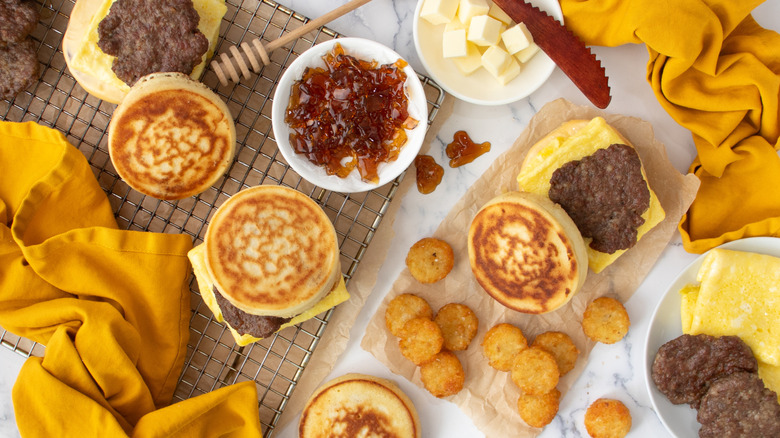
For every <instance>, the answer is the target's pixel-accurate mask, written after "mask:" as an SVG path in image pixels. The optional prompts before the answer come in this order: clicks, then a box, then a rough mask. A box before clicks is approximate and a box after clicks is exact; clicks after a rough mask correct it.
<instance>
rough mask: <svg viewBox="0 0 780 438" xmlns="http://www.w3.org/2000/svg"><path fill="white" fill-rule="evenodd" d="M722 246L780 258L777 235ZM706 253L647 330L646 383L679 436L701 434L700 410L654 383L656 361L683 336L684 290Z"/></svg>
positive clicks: (661, 304) (658, 408) (668, 424)
mask: <svg viewBox="0 0 780 438" xmlns="http://www.w3.org/2000/svg"><path fill="white" fill-rule="evenodd" d="M720 248H726V249H732V250H736V251H746V252H755V253H759V254H768V255H772V256H775V257H780V239H778V238H776V237H751V238H747V239H741V240H735V241H733V242H728V243H724V244H723V245H721V246H720ZM705 255H706V253H705V254H702V255H700V256H699V257H697V258H696V260H694V261H693V262H692V263H691V264H690V265H688V266H687V267H686V268H685V269H683V271H682V272H680V274H679V275H678V276H677V278H675V280H674V281H673V282H672V284H670V285H669V288H668V289H667V290H666V292H664V294H663V296H662V297H661V301H659V302H658V305H657V306H656V308H655V311H654V312H653V316H652V319H651V321H650V327H649V328H648V331H647V343H646V344H645V360H644V365H645V384H646V385H647V391H648V393H649V394H650V401H651V402H652V404H653V410H654V411H655V413H656V414H657V415H658V418H659V419H660V420H661V422H662V423H663V424H664V426H666V429H667V430H668V431H669V433H671V434H672V436H674V437H676V438H687V437H696V436H699V427H700V425H699V422H698V421H696V411H695V410H694V409H691V408H690V407H689V406H688V405H687V404H682V405H675V404H672V402H670V401H669V399H668V398H666V396H665V395H663V394H662V393H661V392H660V391H659V390H658V388H656V386H655V383H653V376H652V370H653V361H654V360H655V355H656V353H657V352H658V349H659V348H661V346H662V345H663V344H665V343H667V342H669V341H671V340H672V339H675V338H677V337H678V336H681V335H682V334H683V333H682V326H681V322H680V318H681V316H680V294H679V292H680V289H682V288H683V286H685V285H686V284H696V274H697V273H698V272H699V268H700V267H701V264H702V261H703V260H704V257H705Z"/></svg>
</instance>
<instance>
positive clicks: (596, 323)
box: [582, 297, 631, 344]
mask: <svg viewBox="0 0 780 438" xmlns="http://www.w3.org/2000/svg"><path fill="white" fill-rule="evenodd" d="M630 325H631V322H630V321H629V319H628V313H627V312H626V308H625V307H623V304H621V303H620V301H618V300H616V299H614V298H609V297H601V298H596V299H595V300H593V301H592V302H591V303H590V304H588V307H586V308H585V313H584V314H583V315H582V331H583V332H585V335H586V336H587V337H589V338H590V339H592V340H594V341H596V342H601V343H603V344H614V343H615V342H617V341H619V340H621V339H623V337H624V336H625V335H626V333H628V327H629V326H630Z"/></svg>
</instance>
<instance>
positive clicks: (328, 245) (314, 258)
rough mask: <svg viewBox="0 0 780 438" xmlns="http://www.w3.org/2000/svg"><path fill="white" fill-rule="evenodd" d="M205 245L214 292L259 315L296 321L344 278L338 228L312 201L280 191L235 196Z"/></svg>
mask: <svg viewBox="0 0 780 438" xmlns="http://www.w3.org/2000/svg"><path fill="white" fill-rule="evenodd" d="M204 244H205V246H206V267H207V269H208V273H209V275H210V277H211V279H212V280H213V281H214V285H215V287H216V288H217V289H218V290H219V292H220V293H221V294H222V296H223V297H224V298H225V299H227V300H228V301H230V303H231V304H233V305H234V306H235V307H237V308H238V309H240V310H242V311H244V312H247V313H251V314H254V315H270V316H278V317H281V318H288V317H293V316H295V315H298V314H299V313H301V312H303V311H305V310H307V309H309V308H310V307H311V306H313V305H314V304H315V303H317V302H318V301H320V300H321V299H322V298H323V297H324V296H325V295H327V293H328V292H330V291H331V289H333V286H334V284H336V282H338V281H339V280H340V278H341V264H340V260H339V247H338V242H337V239H336V230H335V229H334V228H333V223H332V222H331V220H330V219H329V218H328V216H327V215H326V214H325V212H324V211H323V210H322V208H320V206H319V205H317V203H316V202H314V201H313V200H312V199H311V198H309V197H308V196H306V195H304V194H303V193H301V192H299V191H297V190H294V189H291V188H287V187H283V186H270V185H263V186H257V187H252V188H248V189H244V190H242V191H240V192H238V193H237V194H235V195H233V196H232V197H231V198H230V199H228V200H227V201H225V203H224V204H222V206H220V207H219V209H218V210H217V212H216V213H215V214H214V217H213V218H212V220H211V223H210V224H209V228H208V231H207V233H206V238H205V242H204Z"/></svg>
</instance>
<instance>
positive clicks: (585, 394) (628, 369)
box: [0, 0, 780, 438]
mask: <svg viewBox="0 0 780 438" xmlns="http://www.w3.org/2000/svg"><path fill="white" fill-rule="evenodd" d="M280 2H281V3H282V4H284V5H285V6H288V7H291V8H292V9H294V10H296V11H298V12H300V13H302V14H304V15H306V16H309V17H316V16H319V15H322V14H324V13H325V12H327V11H329V10H331V9H333V8H335V7H337V6H339V5H341V4H344V3H346V0H280ZM415 4H416V0H392V1H391V0H375V1H373V2H371V3H368V4H367V5H365V6H363V7H362V8H361V9H359V10H357V11H355V12H352V13H350V14H348V15H346V16H344V17H342V18H340V19H338V20H336V21H334V22H332V23H331V24H330V25H329V27H331V28H333V29H334V30H336V31H338V32H340V33H342V34H344V35H345V36H358V37H365V38H370V39H373V40H376V41H379V42H381V43H383V44H385V45H387V46H390V47H392V48H394V49H395V50H396V51H397V52H398V53H400V54H401V55H402V56H404V57H405V58H406V59H407V60H408V61H409V62H410V64H411V65H412V66H413V67H414V68H415V69H416V70H417V71H419V72H422V73H425V70H424V69H423V68H422V66H421V64H420V62H419V59H418V57H417V55H416V53H415V50H414V44H413V42H412V28H411V26H412V14H413V11H414V7H415ZM754 16H755V17H756V19H757V20H758V21H759V23H761V24H762V25H763V26H765V27H768V28H771V29H774V30H778V31H780V2H777V1H769V2H765V3H764V4H762V5H761V6H759V7H758V8H757V10H756V11H755V14H754ZM594 52H595V53H596V55H597V57H598V58H599V59H601V60H602V63H603V65H604V67H605V68H606V71H607V74H608V75H609V77H610V85H611V88H612V96H613V97H612V103H611V104H610V106H609V107H608V108H607V111H609V112H611V113H620V114H624V115H629V116H634V117H638V118H641V119H643V120H646V121H648V122H650V123H651V124H652V125H653V127H654V129H655V135H656V137H657V138H658V139H659V140H660V141H661V142H663V143H664V144H665V145H666V147H667V153H668V155H669V158H670V159H671V161H672V163H673V164H674V166H675V167H676V168H677V169H678V170H679V171H680V172H685V171H686V170H687V168H688V165H689V164H690V162H691V161H692V159H693V157H694V156H695V150H694V146H693V141H692V139H691V136H690V133H689V132H688V131H687V130H685V129H683V128H682V127H680V126H679V125H677V124H676V123H675V122H674V121H673V120H672V119H671V118H670V117H669V116H668V115H667V114H666V112H665V111H664V110H663V109H662V108H661V106H660V105H659V104H658V102H657V101H656V99H655V97H654V96H653V93H652V91H651V89H650V86H649V85H648V83H647V81H646V80H645V66H646V63H647V51H646V49H645V47H644V46H643V45H628V46H621V47H617V48H598V47H597V48H594ZM559 97H565V98H567V99H568V100H570V101H572V102H574V103H577V104H581V105H588V104H589V102H588V101H587V99H586V98H585V97H584V96H583V95H582V94H581V93H580V92H579V91H578V90H577V88H576V87H575V86H574V85H573V84H572V83H571V82H570V81H569V80H568V78H566V76H565V75H564V74H563V73H561V72H560V71H559V70H557V69H556V71H555V72H554V73H553V75H552V77H551V78H550V80H549V81H548V82H547V83H545V85H543V86H542V87H541V88H540V89H539V90H538V91H536V92H535V93H533V94H532V95H531V96H530V97H529V98H527V99H523V100H521V101H519V102H516V103H514V104H509V105H503V106H499V107H482V106H477V105H472V104H467V103H464V102H456V103H455V108H454V111H453V113H452V114H451V115H450V116H449V118H448V119H447V120H446V123H444V124H443V125H442V127H441V129H440V131H439V132H438V133H437V139H436V144H433V145H432V146H431V151H430V153H431V154H433V155H434V157H436V158H437V161H438V162H440V163H443V162H446V159H445V155H444V152H443V145H445V144H446V143H447V142H448V141H450V140H451V139H452V135H453V134H454V133H455V131H457V130H460V129H465V130H467V131H468V132H469V134H470V135H471V136H472V138H473V139H475V140H477V141H480V142H481V141H489V142H490V143H491V144H492V145H493V147H492V150H491V152H489V153H488V154H486V155H485V156H483V157H481V158H479V159H478V160H476V161H475V162H473V163H471V164H469V165H467V166H464V167H461V168H459V169H450V168H448V167H446V169H445V176H444V180H443V181H442V184H441V185H440V186H439V188H438V189H437V190H436V191H435V192H434V196H431V195H427V196H426V195H420V194H419V193H417V192H416V191H414V190H413V191H410V192H409V194H408V195H407V196H406V197H405V198H404V199H402V200H400V202H402V205H401V211H400V212H399V216H398V218H397V219H396V222H395V224H394V227H395V233H396V235H397V239H396V240H395V241H394V243H393V245H392V247H391V248H390V252H389V254H388V257H387V260H386V261H385V263H384V265H383V267H382V268H381V270H380V272H379V277H378V281H377V285H376V287H375V289H374V291H373V292H372V294H371V296H370V298H369V300H368V302H367V303H366V306H365V307H364V308H363V310H362V311H361V313H360V315H359V317H358V319H357V322H356V324H355V326H354V327H353V328H352V340H351V341H350V343H349V345H348V347H347V350H346V351H345V353H344V354H343V355H342V356H341V358H340V359H339V360H338V362H337V363H336V365H335V368H334V370H333V372H332V373H331V377H336V376H339V375H342V374H344V373H347V372H361V373H367V374H373V375H377V376H381V377H386V378H390V379H394V380H395V381H397V382H398V383H399V385H400V386H401V388H402V389H403V390H404V391H405V392H406V393H407V394H408V395H409V396H410V397H411V399H412V400H413V402H414V403H415V405H416V407H417V409H418V410H419V413H420V416H421V421H422V427H423V430H424V436H426V437H450V438H460V437H463V438H465V437H481V436H484V435H483V434H482V433H481V432H479V431H478V430H477V429H476V428H475V427H474V425H473V423H472V422H471V420H470V419H469V418H468V417H466V416H465V415H463V414H462V413H461V412H460V411H459V410H458V408H457V407H455V406H454V405H453V404H452V403H449V402H447V401H446V400H439V399H436V398H434V397H432V396H431V395H430V394H428V393H427V392H425V391H424V390H421V389H419V388H417V387H416V386H415V385H413V384H411V383H409V382H406V381H404V380H403V379H401V378H398V377H397V376H394V375H393V374H392V373H391V372H390V371H389V370H388V369H387V368H386V367H385V366H384V365H383V364H381V363H379V362H378V361H377V360H376V359H374V357H373V356H371V355H370V354H368V353H366V352H365V351H363V350H362V349H361V348H360V345H359V344H360V339H361V336H362V333H363V331H364V330H365V327H366V325H367V323H368V320H369V318H370V317H371V316H372V315H373V314H374V313H375V311H376V309H377V308H378V306H379V303H380V302H381V300H382V298H383V297H384V295H385V294H386V293H387V292H388V291H389V289H390V285H391V284H392V282H393V281H394V279H395V278H396V276H397V275H398V274H399V273H400V271H401V269H402V268H403V260H404V256H405V253H406V250H407V249H408V248H409V246H411V244H412V243H414V242H415V241H417V240H418V239H420V238H422V237H425V236H427V235H430V234H431V233H432V232H433V231H434V230H435V229H436V227H437V226H438V224H439V223H440V222H441V220H442V219H443V218H444V216H445V215H446V214H447V212H448V211H449V209H450V207H451V206H452V205H453V204H454V203H455V202H456V201H457V200H458V199H459V198H460V197H461V196H462V195H463V193H465V191H466V190H467V188H468V187H469V185H470V184H471V183H472V182H473V181H474V180H476V179H477V178H478V177H479V175H480V174H481V173H482V172H483V171H484V170H485V169H486V168H487V167H488V165H489V164H490V163H491V162H492V160H493V159H495V158H496V157H497V156H498V155H500V154H501V153H502V152H504V151H505V150H506V148H508V147H509V146H510V145H511V144H512V142H513V141H514V139H515V138H516V137H517V136H518V135H519V134H520V133H521V132H522V130H523V129H524V128H525V126H526V125H527V123H528V121H529V120H530V118H531V117H532V116H533V115H534V114H535V112H536V111H537V109H539V108H541V107H542V106H543V105H544V104H545V103H547V102H549V101H551V100H554V99H557V98H559ZM437 154H438V155H437ZM396 202H399V201H396ZM694 258H695V255H693V254H688V253H686V252H685V251H684V250H683V248H682V245H681V243H680V237H679V235H677V234H676V235H675V237H673V239H672V241H671V243H670V245H669V247H668V248H667V249H666V250H665V251H664V253H663V254H662V256H661V258H660V259H659V260H658V262H657V264H656V265H655V266H654V268H653V269H652V271H651V272H650V274H649V275H648V277H647V278H646V279H645V281H644V282H643V283H642V284H641V285H640V287H639V288H638V290H637V291H636V292H635V293H634V295H633V296H632V298H631V299H630V300H629V301H628V302H627V303H626V308H627V310H628V313H629V315H630V317H631V322H632V325H631V330H630V331H629V334H628V336H627V337H626V338H625V339H624V340H623V341H621V342H620V343H618V344H613V345H598V346H596V347H595V349H594V350H593V351H592V352H591V355H590V357H589V360H588V365H587V368H586V369H585V371H584V372H583V374H582V375H581V376H580V377H579V379H578V380H577V382H576V383H575V385H574V386H573V387H572V389H571V390H570V391H569V392H568V393H567V394H566V396H565V397H564V398H563V400H562V402H561V407H560V410H559V415H558V416H557V417H556V418H555V420H554V421H553V422H552V423H551V424H550V425H548V426H547V427H546V428H545V429H544V431H543V433H542V435H541V436H542V437H560V436H566V437H587V436H588V435H587V432H586V431H585V427H584V424H583V418H584V413H585V409H586V408H587V406H588V405H589V404H590V403H591V402H592V401H594V400H595V399H597V398H599V397H611V398H617V399H620V400H622V401H623V402H624V403H625V404H626V406H627V407H628V408H629V409H630V410H631V414H632V416H633V426H632V430H631V433H630V436H640V437H644V436H656V437H665V436H669V434H668V432H666V430H665V429H664V427H663V425H662V424H661V422H660V421H659V420H658V418H657V417H656V415H655V413H654V412H653V410H652V408H651V406H650V400H649V397H648V395H647V390H646V387H645V379H644V374H643V365H642V360H643V353H642V352H643V350H644V345H645V336H646V332H647V327H648V323H649V318H650V314H651V312H652V310H653V308H654V307H655V305H656V303H657V301H658V299H659V298H660V294H661V293H662V292H663V291H664V290H665V289H666V287H667V285H668V284H669V283H671V282H672V281H673V279H674V277H675V276H676V275H677V274H678V273H679V272H680V271H681V270H682V269H683V268H684V267H685V266H686V265H687V264H688V263H689V262H690V261H692V260H693V259H694ZM22 362H23V358H21V357H20V356H18V355H16V354H15V353H11V352H9V351H8V350H7V349H5V348H0V437H14V436H18V431H17V430H16V426H15V423H14V420H13V408H12V403H11V388H12V386H13V382H14V380H15V378H16V375H17V373H18V371H19V368H20V367H21V364H22ZM274 435H275V436H279V437H284V438H291V437H295V436H297V432H296V428H295V425H290V426H288V427H286V428H285V429H282V430H279V431H277V433H275V434H274Z"/></svg>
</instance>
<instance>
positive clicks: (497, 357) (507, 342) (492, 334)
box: [482, 323, 528, 371]
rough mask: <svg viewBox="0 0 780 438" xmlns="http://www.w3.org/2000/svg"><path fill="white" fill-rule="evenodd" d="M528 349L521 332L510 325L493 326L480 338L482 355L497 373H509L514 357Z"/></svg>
mask: <svg viewBox="0 0 780 438" xmlns="http://www.w3.org/2000/svg"><path fill="white" fill-rule="evenodd" d="M526 348H528V341H527V340H526V339H525V336H524V335H523V331H522V330H520V329H519V328H518V327H515V326H513V325H512V324H507V323H500V324H496V325H495V326H493V327H492V328H491V329H490V330H488V331H487V333H485V337H484V338H482V353H483V354H484V355H485V357H486V358H487V360H488V363H489V364H490V366H491V367H493V368H495V369H497V370H499V371H511V370H512V363H513V361H514V358H515V356H516V355H517V354H518V353H520V352H521V351H523V350H525V349H526Z"/></svg>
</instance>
